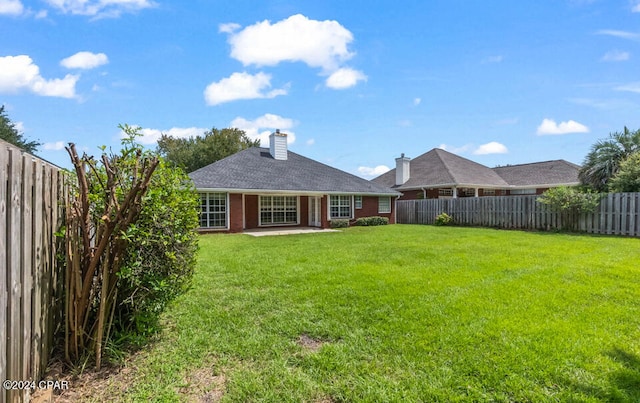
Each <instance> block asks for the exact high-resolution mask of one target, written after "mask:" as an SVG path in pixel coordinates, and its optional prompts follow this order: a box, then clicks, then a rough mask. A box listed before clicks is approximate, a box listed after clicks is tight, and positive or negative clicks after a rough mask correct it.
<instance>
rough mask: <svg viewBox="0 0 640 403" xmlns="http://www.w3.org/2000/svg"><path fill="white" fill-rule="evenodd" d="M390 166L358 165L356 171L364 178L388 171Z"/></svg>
mask: <svg viewBox="0 0 640 403" xmlns="http://www.w3.org/2000/svg"><path fill="white" fill-rule="evenodd" d="M389 170H390V168H389V167H388V166H386V165H378V166H376V167H373V168H372V167H358V173H359V174H360V175H362V176H364V177H366V178H375V177H376V176H380V175H382V174H383V173H385V172H389Z"/></svg>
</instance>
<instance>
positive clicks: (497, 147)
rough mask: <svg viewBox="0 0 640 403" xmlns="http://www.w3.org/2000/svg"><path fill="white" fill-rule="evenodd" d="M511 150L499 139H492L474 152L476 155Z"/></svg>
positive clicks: (502, 152) (501, 152)
mask: <svg viewBox="0 0 640 403" xmlns="http://www.w3.org/2000/svg"><path fill="white" fill-rule="evenodd" d="M508 152H509V150H508V149H507V147H506V146H505V145H504V144H500V143H498V142H497V141H492V142H490V143H487V144H482V145H481V146H480V147H478V148H476V149H475V150H474V151H473V153H474V154H475V155H486V154H506V153H508Z"/></svg>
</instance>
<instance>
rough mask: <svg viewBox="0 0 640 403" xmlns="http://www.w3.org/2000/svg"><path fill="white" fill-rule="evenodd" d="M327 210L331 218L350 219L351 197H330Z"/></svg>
mask: <svg viewBox="0 0 640 403" xmlns="http://www.w3.org/2000/svg"><path fill="white" fill-rule="evenodd" d="M330 198H331V202H330V203H329V210H330V216H331V218H351V217H352V214H351V196H342V195H338V196H331V197H330Z"/></svg>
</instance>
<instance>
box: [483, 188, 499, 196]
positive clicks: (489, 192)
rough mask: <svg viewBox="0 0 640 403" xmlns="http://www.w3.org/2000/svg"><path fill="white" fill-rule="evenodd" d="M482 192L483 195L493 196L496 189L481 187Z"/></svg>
mask: <svg viewBox="0 0 640 403" xmlns="http://www.w3.org/2000/svg"><path fill="white" fill-rule="evenodd" d="M482 194H483V195H485V196H495V195H496V190H495V189H482Z"/></svg>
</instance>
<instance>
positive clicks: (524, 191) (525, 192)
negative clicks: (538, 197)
mask: <svg viewBox="0 0 640 403" xmlns="http://www.w3.org/2000/svg"><path fill="white" fill-rule="evenodd" d="M511 194H512V195H534V194H536V190H535V189H511Z"/></svg>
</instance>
